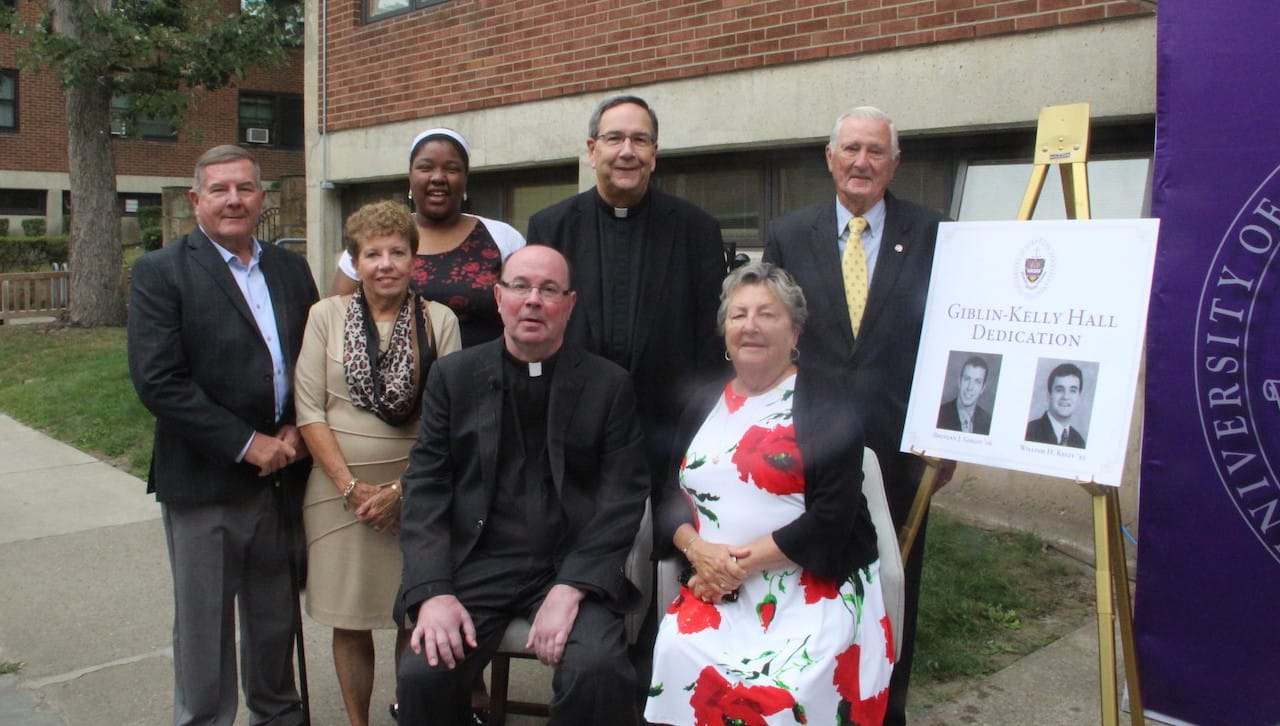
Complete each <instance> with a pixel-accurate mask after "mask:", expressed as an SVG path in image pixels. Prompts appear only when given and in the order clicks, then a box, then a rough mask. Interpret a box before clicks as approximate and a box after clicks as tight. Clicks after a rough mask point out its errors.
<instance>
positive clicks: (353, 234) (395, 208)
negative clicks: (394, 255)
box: [342, 200, 418, 261]
mask: <svg viewBox="0 0 1280 726" xmlns="http://www.w3.org/2000/svg"><path fill="white" fill-rule="evenodd" d="M342 231H343V236H344V237H345V238H346V248H347V252H349V253H350V254H351V259H352V260H353V261H354V260H355V259H356V258H358V257H359V256H360V246H361V245H362V244H364V242H365V240H368V239H369V238H370V237H375V236H378V235H385V234H398V235H402V236H403V237H404V238H405V239H406V240H408V241H409V250H410V251H412V252H413V253H414V254H415V255H416V254H417V253H418V225H416V224H414V222H413V215H412V214H410V213H409V210H408V209H407V208H405V206H404V204H402V203H400V202H393V201H389V200H386V201H381V202H371V203H369V204H366V205H364V206H363V207H361V208H359V209H357V210H356V212H355V214H352V215H351V216H350V217H348V218H347V224H346V225H345V226H344V227H343V230H342Z"/></svg>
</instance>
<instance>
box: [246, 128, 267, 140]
mask: <svg viewBox="0 0 1280 726" xmlns="http://www.w3.org/2000/svg"><path fill="white" fill-rule="evenodd" d="M244 140H245V141H247V142H248V143H250V144H269V143H271V129H263V128H254V127H250V128H247V129H245V130H244Z"/></svg>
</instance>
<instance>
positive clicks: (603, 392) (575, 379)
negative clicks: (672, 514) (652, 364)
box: [395, 338, 649, 622]
mask: <svg viewBox="0 0 1280 726" xmlns="http://www.w3.org/2000/svg"><path fill="white" fill-rule="evenodd" d="M503 345H504V342H503V339H502V338H499V339H497V340H494V341H491V342H488V343H483V344H481V345H477V346H474V347H471V348H467V349H464V350H462V351H460V352H458V353H454V354H452V355H448V356H445V357H443V358H441V359H440V360H439V361H437V362H436V364H435V365H434V366H432V368H431V373H430V374H428V376H427V387H426V392H425V393H424V394H423V399H422V428H421V430H420V431H419V433H418V439H417V441H416V442H415V443H414V446H413V449H412V451H410V453H409V468H408V469H407V470H406V471H405V473H404V476H403V478H402V479H401V481H402V482H403V485H404V506H403V509H402V511H401V517H400V520H401V530H400V549H401V550H402V551H403V552H404V572H403V575H402V578H401V585H400V594H399V596H398V597H397V598H396V612H395V617H396V621H397V622H404V617H405V615H406V613H410V612H412V608H413V607H414V606H415V605H417V604H418V603H421V602H422V601H424V600H426V599H428V598H431V597H434V596H436V595H442V594H448V593H452V592H453V588H452V580H453V573H454V571H455V570H456V569H457V568H459V567H460V566H462V565H463V563H464V562H465V561H466V559H467V556H468V555H469V554H471V551H472V550H473V549H475V546H476V544H477V543H478V542H479V541H480V537H481V535H482V534H483V533H484V528H485V526H486V522H487V521H488V519H489V506H490V504H491V502H492V500H493V496H494V491H495V490H496V488H497V477H498V447H499V446H501V445H502V441H501V439H502V415H503V397H504V393H503V382H502V381H503V370H502V350H503ZM553 376H554V377H553V378H552V381H551V397H550V400H549V402H548V410H547V461H548V465H549V466H550V468H551V478H552V481H553V482H554V484H555V487H556V493H557V494H558V495H559V497H560V503H561V505H562V506H563V507H564V512H565V518H566V520H567V524H568V528H569V536H570V541H569V544H568V546H567V548H566V550H565V552H564V553H563V557H562V558H561V559H560V561H559V563H558V566H557V569H556V581H557V582H566V583H579V584H583V585H586V586H588V587H590V588H591V589H593V590H594V591H596V592H597V593H603V596H602V597H603V602H604V604H605V605H606V606H608V607H610V608H611V609H613V610H615V611H617V612H626V611H628V610H630V609H632V608H633V607H635V606H636V605H638V604H639V599H640V592H639V591H638V590H637V589H636V588H635V586H634V585H632V584H631V583H630V582H629V581H628V580H627V578H626V576H625V575H624V574H623V569H622V568H623V564H624V562H625V561H626V558H627V553H628V552H629V551H630V549H631V544H632V542H633V541H634V540H635V537H636V532H637V531H638V530H639V528H640V519H641V517H642V516H643V514H644V503H645V497H646V496H648V494H649V480H648V469H647V467H646V466H645V460H644V441H643V437H642V435H641V433H640V428H639V426H638V425H637V423H636V419H635V408H636V400H635V394H634V393H633V392H632V389H631V382H630V381H629V380H628V379H627V374H626V372H625V371H623V370H622V369H621V368H619V367H618V366H616V365H614V364H613V363H610V362H609V361H607V360H605V359H603V358H600V357H598V356H595V355H591V354H589V353H587V352H585V351H583V350H581V349H580V348H577V347H574V346H565V347H564V348H561V350H560V353H559V356H558V358H557V360H556V365H555V372H554V373H553ZM413 614H415V615H416V613H413Z"/></svg>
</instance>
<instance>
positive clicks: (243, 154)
mask: <svg viewBox="0 0 1280 726" xmlns="http://www.w3.org/2000/svg"><path fill="white" fill-rule="evenodd" d="M241 159H244V160H247V161H248V162H250V163H251V164H253V180H254V181H255V182H256V183H257V184H258V187H259V188H261V187H262V167H260V166H258V160H257V159H255V158H253V154H250V153H249V152H248V150H246V149H244V148H242V147H239V146H236V145H235V144H222V145H221V146H215V147H213V148H212V149H209V150H208V151H206V152H204V153H203V154H201V155H200V158H199V159H197V160H196V173H195V175H194V177H193V178H192V181H191V191H193V192H195V193H196V194H200V193H202V190H203V189H204V170H205V169H207V168H208V167H211V166H214V165H215V164H228V163H230V162H233V161H240V160H241Z"/></svg>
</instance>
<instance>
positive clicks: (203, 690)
mask: <svg viewBox="0 0 1280 726" xmlns="http://www.w3.org/2000/svg"><path fill="white" fill-rule="evenodd" d="M188 196H189V197H190V199H191V204H192V206H193V207H194V208H195V216H196V222H197V223H198V225H199V226H198V227H197V229H195V230H194V231H192V232H191V233H190V234H188V235H186V236H184V237H182V238H181V239H178V240H175V241H174V242H172V243H171V244H169V245H168V246H167V247H165V248H164V249H162V250H158V251H156V252H152V253H150V254H148V255H146V256H144V257H143V258H142V259H140V260H139V261H138V262H137V264H135V265H134V268H133V288H132V293H131V295H130V298H129V336H128V337H129V373H130V376H131V377H132V378H133V385H134V387H135V388H136V389H137V391H138V398H140V399H141V400H142V403H143V405H144V406H146V407H147V409H148V410H149V411H151V413H152V414H154V415H155V417H156V430H155V442H154V446H153V449H152V459H151V471H150V473H149V474H148V477H147V487H148V491H151V492H155V495H156V499H157V500H158V501H159V502H160V505H161V514H162V517H163V520H164V527H165V539H166V542H167V544H168V549H169V561H170V564H171V566H172V570H173V590H174V627H173V666H174V704H173V722H174V723H175V724H193V723H200V724H207V723H218V724H230V723H232V721H234V720H235V715H236V709H237V703H236V702H237V694H236V682H237V678H236V656H235V632H234V628H233V623H235V622H236V621H237V620H238V621H239V625H240V652H241V660H242V663H241V668H242V669H243V681H244V690H245V700H246V702H247V704H248V707H249V712H250V714H251V720H252V722H253V723H255V724H281V725H285V724H299V723H302V722H303V719H304V714H303V711H302V708H301V703H300V700H299V698H298V692H297V689H296V687H295V684H294V676H293V665H292V662H291V654H292V642H293V635H294V632H295V631H294V613H295V608H296V607H297V598H296V595H295V591H294V587H293V583H292V582H291V581H290V578H291V574H290V562H289V556H288V553H289V548H290V547H291V546H292V542H291V541H290V537H289V535H290V534H291V533H292V530H293V528H294V527H296V526H297V522H296V520H295V519H294V518H296V517H297V515H298V512H297V510H296V509H295V508H293V507H291V506H285V505H283V502H285V501H287V500H289V499H290V497H293V498H295V501H296V497H298V496H300V494H298V492H297V489H296V487H301V486H302V484H303V482H304V480H305V478H306V462H302V465H301V466H293V465H294V464H295V463H298V462H299V461H300V460H301V459H304V458H306V457H307V451H306V447H305V446H304V445H303V443H302V439H301V437H300V436H299V435H298V430H297V428H295V427H294V425H293V420H294V414H293V386H292V381H293V367H294V361H295V360H296V358H297V355H298V349H299V348H300V347H301V345H302V333H303V330H304V328H305V324H306V318H307V311H308V309H309V308H310V307H311V305H312V303H314V302H315V301H316V299H317V297H318V296H317V294H316V286H315V282H314V281H313V279H312V277H311V272H310V270H309V269H308V268H307V263H306V261H305V260H303V259H302V258H301V257H300V256H298V255H297V254H294V253H293V252H289V251H287V250H284V249H282V248H278V247H275V246H273V245H264V244H261V243H259V242H258V240H256V239H255V238H254V236H253V231H254V227H255V225H256V224H257V221H258V216H259V214H260V212H261V211H262V203H263V199H264V196H265V192H264V190H263V187H262V174H261V170H260V169H259V167H258V164H257V162H256V161H255V160H254V159H253V157H252V156H251V155H250V154H249V152H247V151H245V150H244V149H242V148H240V147H238V146H217V147H214V148H213V149H210V150H209V151H207V152H205V154H204V155H203V156H201V157H200V159H199V161H197V162H196V168H195V181H194V184H193V186H192V188H191V191H190V192H188ZM286 518H287V519H286ZM237 605H238V606H239V607H238V612H237Z"/></svg>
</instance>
